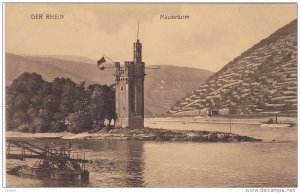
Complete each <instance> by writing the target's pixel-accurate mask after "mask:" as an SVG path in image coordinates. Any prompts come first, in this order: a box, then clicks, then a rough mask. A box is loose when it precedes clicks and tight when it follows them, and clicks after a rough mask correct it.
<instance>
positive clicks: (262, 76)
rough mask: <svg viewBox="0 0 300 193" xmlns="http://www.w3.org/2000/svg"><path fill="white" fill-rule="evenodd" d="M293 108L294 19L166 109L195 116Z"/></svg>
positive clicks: (295, 35)
mask: <svg viewBox="0 0 300 193" xmlns="http://www.w3.org/2000/svg"><path fill="white" fill-rule="evenodd" d="M207 109H214V110H215V111H218V113H219V114H228V113H229V112H230V113H237V114H249V113H262V112H270V111H271V112H272V111H281V112H296V111H297V20H294V21H293V22H291V23H289V24H288V25H286V26H284V27H282V28H280V29H279V30H277V31H276V32H275V33H273V34H272V35H270V36H269V37H268V38H266V39H264V40H262V41H261V42H259V43H258V44H256V45H254V46H253V47H252V48H250V49H249V50H247V51H246V52H244V53H242V54H241V55H240V56H239V57H237V58H235V59H234V60H233V61H232V62H230V63H228V64H227V65H225V66H224V67H223V68H222V69H221V70H220V71H219V72H217V73H216V74H214V75H213V76H211V77H210V78H209V79H208V80H207V81H206V82H205V83H203V84H202V85H201V86H200V87H199V88H198V89H196V90H194V91H193V93H192V94H191V95H190V96H188V97H185V98H183V99H181V100H179V101H177V103H176V104H175V105H174V106H173V107H172V108H171V109H170V110H169V111H168V113H169V114H172V115H197V114H199V113H200V114H201V112H202V111H203V113H206V111H207Z"/></svg>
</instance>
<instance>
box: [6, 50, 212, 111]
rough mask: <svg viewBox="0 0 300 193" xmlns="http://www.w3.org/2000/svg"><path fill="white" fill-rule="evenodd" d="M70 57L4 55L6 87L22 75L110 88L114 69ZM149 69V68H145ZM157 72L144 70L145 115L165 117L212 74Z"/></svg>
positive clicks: (182, 70)
mask: <svg viewBox="0 0 300 193" xmlns="http://www.w3.org/2000/svg"><path fill="white" fill-rule="evenodd" d="M91 61H92V60H90V59H85V58H82V57H76V56H74V57H73V58H72V57H71V56H19V55H15V54H10V53H6V65H5V66H6V69H5V74H6V81H5V84H6V85H10V83H11V82H12V81H13V80H14V79H16V78H17V77H18V76H19V75H20V74H21V73H23V72H37V73H38V74H41V75H42V77H43V79H44V80H46V81H50V82H51V81H52V80H53V79H54V78H55V77H66V78H71V79H72V80H74V81H75V82H80V81H85V82H86V83H87V84H93V83H99V84H112V83H113V82H114V77H113V74H114V69H113V68H106V69H105V70H104V71H100V70H98V68H97V66H96V62H94V63H91ZM147 67H149V66H147ZM156 67H159V69H146V74H147V75H146V78H145V115H146V116H153V115H155V114H161V113H165V112H166V111H167V110H169V109H170V107H171V106H172V105H173V104H174V103H175V102H176V100H177V99H178V98H182V97H184V96H186V95H187V94H188V92H191V91H192V90H194V89H196V88H197V87H198V85H199V84H201V83H202V82H204V81H205V80H206V79H207V78H208V77H209V76H210V75H212V72H210V71H207V70H201V69H196V68H185V67H176V66H171V65H156Z"/></svg>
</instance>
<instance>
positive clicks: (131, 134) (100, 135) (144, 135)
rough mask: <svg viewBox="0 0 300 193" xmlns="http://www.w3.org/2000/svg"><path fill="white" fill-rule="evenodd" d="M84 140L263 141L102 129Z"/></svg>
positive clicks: (206, 133) (191, 132)
mask: <svg viewBox="0 0 300 193" xmlns="http://www.w3.org/2000/svg"><path fill="white" fill-rule="evenodd" d="M83 139H102V140H106V139H109V140H111V139H115V140H137V141H193V142H242V141H262V140H260V139H255V138H251V137H247V136H240V135H237V134H233V133H224V132H212V131H194V130H167V129H153V128H144V129H134V130H132V129H128V128H115V129H111V130H109V129H102V130H100V131H98V132H96V133H93V134H91V135H89V136H85V137H83Z"/></svg>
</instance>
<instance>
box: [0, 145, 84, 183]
mask: <svg viewBox="0 0 300 193" xmlns="http://www.w3.org/2000/svg"><path fill="white" fill-rule="evenodd" d="M6 159H18V160H25V159H36V162H35V164H34V166H22V167H20V166H18V167H16V168H14V169H12V170H10V172H11V171H13V172H15V173H16V174H25V175H30V176H36V177H46V178H52V179H65V180H72V179H78V180H86V179H88V178H89V172H88V171H87V170H86V164H87V163H89V161H88V160H86V159H85V153H83V155H82V154H80V153H79V152H72V151H71V149H70V147H53V146H49V145H45V146H44V147H43V148H41V147H38V146H36V145H33V144H30V143H28V142H25V141H17V140H8V141H7V145H6Z"/></svg>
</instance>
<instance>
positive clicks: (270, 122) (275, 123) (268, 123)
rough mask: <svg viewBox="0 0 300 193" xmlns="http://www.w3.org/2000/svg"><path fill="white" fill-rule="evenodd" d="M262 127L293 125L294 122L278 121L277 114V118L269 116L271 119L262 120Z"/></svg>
mask: <svg viewBox="0 0 300 193" xmlns="http://www.w3.org/2000/svg"><path fill="white" fill-rule="evenodd" d="M260 126H261V127H292V126H293V124H292V123H285V122H278V121H277V114H276V119H275V120H274V119H273V118H269V120H267V121H265V122H262V123H261V124H260Z"/></svg>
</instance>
